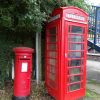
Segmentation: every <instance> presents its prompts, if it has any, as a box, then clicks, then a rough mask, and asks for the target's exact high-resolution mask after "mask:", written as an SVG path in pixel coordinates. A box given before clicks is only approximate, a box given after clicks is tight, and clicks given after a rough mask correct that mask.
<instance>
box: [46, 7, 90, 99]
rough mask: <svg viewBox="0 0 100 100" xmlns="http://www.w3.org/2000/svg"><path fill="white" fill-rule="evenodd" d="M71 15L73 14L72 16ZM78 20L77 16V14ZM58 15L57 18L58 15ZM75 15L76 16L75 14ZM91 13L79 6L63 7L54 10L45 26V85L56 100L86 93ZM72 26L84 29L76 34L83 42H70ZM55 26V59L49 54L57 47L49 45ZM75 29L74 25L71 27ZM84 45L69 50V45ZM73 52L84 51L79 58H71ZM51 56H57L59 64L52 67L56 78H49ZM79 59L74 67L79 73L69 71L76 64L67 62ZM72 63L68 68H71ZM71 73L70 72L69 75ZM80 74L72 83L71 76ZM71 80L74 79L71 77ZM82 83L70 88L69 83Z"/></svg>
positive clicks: (73, 97) (81, 95)
mask: <svg viewBox="0 0 100 100" xmlns="http://www.w3.org/2000/svg"><path fill="white" fill-rule="evenodd" d="M68 14H69V15H68ZM71 14H72V16H71ZM74 15H75V16H76V19H75V16H74ZM55 16H56V17H55ZM73 16H74V17H73ZM87 17H88V15H87V14H86V13H85V12H84V11H83V10H81V9H79V8H77V7H72V6H70V7H61V8H58V9H56V10H54V11H53V13H52V15H51V20H50V21H49V22H48V23H47V26H46V44H45V47H46V48H45V69H46V70H45V85H46V88H47V90H48V93H49V94H50V95H51V96H53V97H54V98H55V99H56V100H76V99H78V98H80V97H83V96H85V90H86V52H87V32H88V18H87ZM78 18H79V19H78ZM69 26H71V27H72V26H77V27H81V28H82V29H83V30H84V31H83V34H76V35H78V36H82V38H83V40H84V41H79V42H70V41H68V35H74V33H69V31H68V30H69ZM54 27H56V40H57V41H56V43H52V44H56V50H55V51H56V58H52V57H48V54H49V53H50V52H52V51H54V50H48V47H50V44H51V43H50V42H48V41H49V39H50V38H51V36H52V34H50V32H49V31H50V29H52V28H54ZM71 30H72V28H71ZM69 43H70V44H71V45H72V44H76V45H77V44H81V45H82V46H83V47H84V48H81V50H69V49H68V45H69ZM70 52H72V53H73V52H76V54H77V52H81V57H80V58H69V57H68V55H69V53H70ZM50 59H56V60H55V61H56V65H55V66H53V68H54V67H55V68H54V69H55V74H54V75H55V79H53V80H52V79H50V74H51V72H50V71H51V70H52V69H50V68H51V66H52V64H51V65H50V64H49V61H50ZM72 60H77V61H78V60H80V61H81V62H80V65H79V66H78V65H77V66H74V68H76V69H77V68H79V70H80V73H78V74H70V73H71V69H73V66H69V64H68V61H72ZM68 66H69V67H68ZM68 73H69V74H70V75H69V74H68ZM72 76H80V81H76V82H72V83H69V77H72ZM70 80H71V79H70ZM78 83H80V88H79V89H76V90H73V91H69V86H70V85H73V84H78Z"/></svg>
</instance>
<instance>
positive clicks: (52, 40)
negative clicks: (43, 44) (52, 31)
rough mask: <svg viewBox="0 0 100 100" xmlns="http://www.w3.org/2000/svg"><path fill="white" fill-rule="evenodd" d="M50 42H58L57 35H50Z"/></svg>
mask: <svg viewBox="0 0 100 100" xmlns="http://www.w3.org/2000/svg"><path fill="white" fill-rule="evenodd" d="M48 42H50V43H56V42H57V40H56V36H50V38H49V41H48Z"/></svg>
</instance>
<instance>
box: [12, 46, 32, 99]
mask: <svg viewBox="0 0 100 100" xmlns="http://www.w3.org/2000/svg"><path fill="white" fill-rule="evenodd" d="M13 51H14V52H15V64H14V74H15V75H14V76H15V77H14V96H13V100H28V97H29V95H30V82H31V72H32V53H33V49H31V48H27V47H16V48H14V49H13Z"/></svg>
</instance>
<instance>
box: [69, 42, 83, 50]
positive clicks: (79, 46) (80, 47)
mask: <svg viewBox="0 0 100 100" xmlns="http://www.w3.org/2000/svg"><path fill="white" fill-rule="evenodd" d="M69 50H83V44H78V43H77V44H76V43H73V44H70V45H69Z"/></svg>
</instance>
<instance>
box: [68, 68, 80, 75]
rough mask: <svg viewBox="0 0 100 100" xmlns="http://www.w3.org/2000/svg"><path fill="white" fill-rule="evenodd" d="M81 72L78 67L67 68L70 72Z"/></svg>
mask: <svg viewBox="0 0 100 100" xmlns="http://www.w3.org/2000/svg"><path fill="white" fill-rule="evenodd" d="M80 72H81V70H80V68H71V69H70V70H69V73H70V74H79V73H80Z"/></svg>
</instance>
